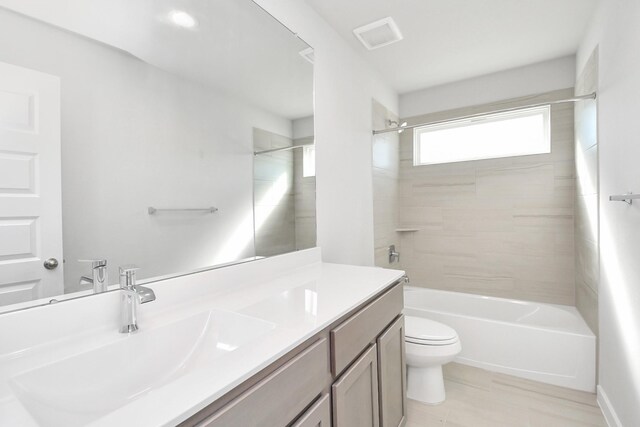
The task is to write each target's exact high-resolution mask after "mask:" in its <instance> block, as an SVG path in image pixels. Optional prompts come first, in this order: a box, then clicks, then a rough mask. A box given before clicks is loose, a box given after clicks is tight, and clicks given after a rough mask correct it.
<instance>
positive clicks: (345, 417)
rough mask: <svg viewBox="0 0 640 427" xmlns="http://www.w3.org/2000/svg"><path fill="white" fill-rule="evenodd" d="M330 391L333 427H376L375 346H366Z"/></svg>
mask: <svg viewBox="0 0 640 427" xmlns="http://www.w3.org/2000/svg"><path fill="white" fill-rule="evenodd" d="M331 388H332V395H333V427H379V426H380V404H379V400H378V356H377V354H376V345H375V344H373V345H372V346H370V347H369V349H368V350H367V351H366V352H365V353H364V354H363V355H362V356H361V357H360V358H359V359H358V360H357V361H356V362H355V363H354V364H353V365H351V367H350V368H349V369H347V371H346V372H345V373H344V375H342V376H341V377H340V379H339V380H338V381H336V382H335V383H334V384H333V386H332V387H331Z"/></svg>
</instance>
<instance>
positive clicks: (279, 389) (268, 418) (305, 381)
mask: <svg viewBox="0 0 640 427" xmlns="http://www.w3.org/2000/svg"><path fill="white" fill-rule="evenodd" d="M327 353H328V351H327V340H326V339H322V340H320V341H318V342H317V343H315V344H314V345H312V346H311V347H309V348H308V349H306V350H305V351H303V352H302V353H301V354H299V355H298V356H296V357H294V358H293V359H291V360H290V361H289V362H287V363H286V364H284V365H283V366H282V367H280V368H279V369H278V370H277V371H275V372H274V373H273V374H271V375H269V376H268V377H267V378H265V379H264V380H262V381H260V382H259V383H258V384H256V385H255V386H254V387H252V388H251V389H250V390H248V391H247V392H245V393H244V394H242V395H241V396H239V397H238V398H237V399H235V400H234V401H232V402H231V403H230V404H228V405H226V406H225V407H224V408H223V409H222V410H220V411H218V412H216V413H215V414H213V415H212V416H211V417H209V418H207V419H205V420H204V421H203V422H202V423H200V424H199V426H201V427H235V426H242V427H266V426H274V427H276V426H286V425H289V424H290V423H291V422H292V421H293V420H294V419H296V417H297V416H298V415H299V414H300V413H302V412H303V411H304V409H305V408H306V407H307V406H308V405H309V403H310V402H312V401H313V399H314V398H315V397H316V396H318V395H319V394H320V393H321V392H322V390H323V388H324V383H325V382H326V381H327V370H328V365H329V363H328V360H327Z"/></svg>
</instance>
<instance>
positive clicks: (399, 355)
mask: <svg viewBox="0 0 640 427" xmlns="http://www.w3.org/2000/svg"><path fill="white" fill-rule="evenodd" d="M377 349H378V387H379V390H380V427H402V426H404V425H405V423H406V420H407V400H406V399H407V397H406V394H407V393H406V389H407V385H406V381H407V373H406V362H405V349H404V316H400V317H398V319H397V320H396V321H395V322H393V323H392V324H391V326H389V327H388V328H387V329H386V330H385V331H384V332H383V333H382V335H380V336H379V337H378V340H377Z"/></svg>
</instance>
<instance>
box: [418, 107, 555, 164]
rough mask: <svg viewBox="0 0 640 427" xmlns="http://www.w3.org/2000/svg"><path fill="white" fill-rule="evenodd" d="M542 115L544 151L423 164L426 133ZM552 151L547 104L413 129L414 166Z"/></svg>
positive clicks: (530, 154) (439, 122) (549, 110)
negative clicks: (422, 146)
mask: <svg viewBox="0 0 640 427" xmlns="http://www.w3.org/2000/svg"><path fill="white" fill-rule="evenodd" d="M540 113H542V115H543V118H544V127H545V129H544V138H545V148H544V151H536V152H527V153H523V154H504V155H500V156H494V155H491V156H487V157H475V158H465V159H461V160H454V161H443V162H425V163H423V162H421V161H420V160H421V158H420V155H421V145H422V144H421V143H420V135H421V134H423V133H425V132H434V131H440V130H447V129H454V128H463V127H467V126H472V125H475V124H477V123H478V122H484V123H495V122H501V121H506V120H509V119H517V118H524V117H531V116H534V115H537V114H540ZM551 151H552V144H551V104H546V105H542V106H539V105H538V106H535V107H522V108H518V109H516V110H513V111H503V112H488V113H486V114H477V115H473V116H469V117H464V118H460V119H451V120H447V121H442V122H441V121H438V122H436V123H432V124H426V125H423V126H418V127H415V128H414V129H413V166H431V165H443V164H453V163H462V162H473V161H478V160H491V159H503V158H509V157H521V156H534V155H539V154H550V153H551Z"/></svg>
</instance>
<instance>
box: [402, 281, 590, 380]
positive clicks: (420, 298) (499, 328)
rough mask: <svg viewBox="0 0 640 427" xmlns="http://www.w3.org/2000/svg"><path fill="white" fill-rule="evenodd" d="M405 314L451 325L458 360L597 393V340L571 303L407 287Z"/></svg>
mask: <svg viewBox="0 0 640 427" xmlns="http://www.w3.org/2000/svg"><path fill="white" fill-rule="evenodd" d="M404 298H405V299H404V305H405V310H404V311H405V314H407V315H410V316H420V317H426V318H428V319H433V320H436V321H438V322H441V323H444V324H446V325H449V326H451V327H452V328H454V329H455V330H456V331H457V332H458V335H459V337H460V341H461V343H462V352H461V353H460V355H459V356H458V358H457V359H456V362H459V363H464V364H467V365H472V366H476V367H479V368H483V369H487V370H491V371H496V372H501V373H505V374H509V375H515V376H518V377H522V378H528V379H531V380H535V381H541V382H545V383H549V384H555V385H559V386H563V387H569V388H572V389H576V390H584V391H590V392H594V391H595V386H596V384H595V372H596V338H595V336H594V335H593V333H592V332H591V330H590V329H589V327H588V326H587V324H586V323H585V321H584V320H583V319H582V317H581V316H580V314H579V313H578V310H576V308H575V307H570V306H564V305H554V304H542V303H536V302H528V301H518V300H509V299H503V298H494V297H485V296H480V295H472V294H464V293H459V292H448V291H439V290H434V289H426V288H416V287H410V286H407V287H405V293H404Z"/></svg>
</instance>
